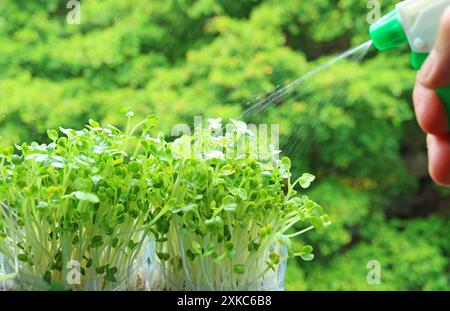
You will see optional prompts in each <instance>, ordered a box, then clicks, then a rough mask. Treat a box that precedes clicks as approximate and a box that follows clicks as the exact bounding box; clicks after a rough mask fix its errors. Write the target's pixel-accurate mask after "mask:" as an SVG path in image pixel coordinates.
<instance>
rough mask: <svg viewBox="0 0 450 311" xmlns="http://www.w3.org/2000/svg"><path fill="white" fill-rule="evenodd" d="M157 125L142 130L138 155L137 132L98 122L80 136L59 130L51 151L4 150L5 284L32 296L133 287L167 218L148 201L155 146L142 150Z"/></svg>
mask: <svg viewBox="0 0 450 311" xmlns="http://www.w3.org/2000/svg"><path fill="white" fill-rule="evenodd" d="M127 117H128V120H130V119H131V117H132V114H131V112H130V111H128V112H127ZM154 121H155V120H154V117H153V116H150V117H149V118H147V119H146V120H144V121H143V122H141V123H140V124H139V125H138V127H139V128H140V129H142V131H141V132H142V135H141V137H140V141H139V143H137V144H135V145H136V152H134V153H132V152H129V150H128V147H127V146H128V145H129V144H132V143H133V141H135V140H136V139H134V138H133V137H132V135H133V132H134V131H136V130H137V127H135V128H134V129H131V127H130V126H128V128H127V130H126V134H123V133H122V132H121V131H120V130H118V129H117V128H115V127H114V126H112V125H108V126H106V127H100V124H99V123H97V122H95V121H93V120H91V121H89V125H87V126H86V128H84V129H82V130H79V131H77V130H73V129H64V128H61V129H60V132H61V133H62V136H60V134H59V133H58V131H56V130H49V131H48V137H49V139H50V140H51V143H49V144H38V143H34V142H33V143H31V144H26V143H24V144H22V145H20V146H19V145H17V146H15V148H16V152H14V150H13V149H12V148H10V149H6V150H3V152H2V153H1V154H0V202H1V204H2V206H1V207H0V253H1V254H3V257H4V260H5V265H6V266H7V267H9V270H10V272H11V273H10V274H8V275H6V276H3V278H6V277H11V278H15V280H16V281H17V284H18V285H17V286H18V287H20V288H31V289H75V290H110V289H114V288H117V286H118V284H121V283H124V282H125V283H126V282H128V281H127V280H129V278H130V276H131V275H132V274H133V269H135V266H136V263H137V262H138V261H139V260H140V257H141V256H142V254H143V252H142V250H143V246H144V245H145V243H146V240H147V237H148V235H149V233H150V228H151V226H152V225H153V224H154V222H155V221H156V220H157V219H158V218H159V217H161V215H162V214H158V212H161V210H158V209H156V208H152V206H150V205H149V199H148V196H149V195H150V193H151V191H149V190H148V189H149V188H150V187H152V186H153V184H152V183H153V180H154V177H153V174H152V169H153V168H154V167H157V166H158V162H157V161H155V158H154V157H153V156H151V155H150V153H149V152H147V151H148V150H157V146H156V145H155V144H154V142H152V141H150V140H146V141H145V144H142V143H141V142H143V141H142V139H143V137H144V136H146V135H148V134H147V133H148V131H149V130H150V129H151V128H152V127H153V125H154ZM129 124H131V122H129ZM138 149H139V150H140V152H137V150H138ZM130 154H131V155H130ZM127 286H128V285H127ZM130 286H132V285H130ZM122 289H123V288H122Z"/></svg>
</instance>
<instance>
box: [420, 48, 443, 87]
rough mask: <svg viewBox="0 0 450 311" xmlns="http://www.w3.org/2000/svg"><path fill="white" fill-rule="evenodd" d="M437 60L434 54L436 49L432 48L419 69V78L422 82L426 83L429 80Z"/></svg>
mask: <svg viewBox="0 0 450 311" xmlns="http://www.w3.org/2000/svg"><path fill="white" fill-rule="evenodd" d="M437 62H438V57H437V55H436V51H434V50H433V51H432V52H431V53H430V55H429V56H428V58H427V60H426V61H425V63H424V64H423V65H422V68H421V69H420V71H419V79H420V81H421V82H422V83H423V84H427V82H428V81H430V79H431V76H432V75H433V72H434V68H436V64H437Z"/></svg>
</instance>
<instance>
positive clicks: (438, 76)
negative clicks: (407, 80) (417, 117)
mask: <svg viewBox="0 0 450 311" xmlns="http://www.w3.org/2000/svg"><path fill="white" fill-rule="evenodd" d="M419 80H420V82H421V83H422V84H423V85H424V86H425V87H428V88H430V89H436V88H441V87H444V86H447V85H449V84H450V7H448V8H447V10H445V12H444V14H443V15H442V19H441V25H440V29H439V34H438V37H437V41H436V45H435V47H434V49H433V51H432V52H431V53H430V55H429V56H428V58H427V60H426V61H425V63H424V64H423V66H422V69H421V70H420V73H419Z"/></svg>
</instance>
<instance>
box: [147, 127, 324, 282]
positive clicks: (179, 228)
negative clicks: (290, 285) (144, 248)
mask: <svg viewBox="0 0 450 311" xmlns="http://www.w3.org/2000/svg"><path fill="white" fill-rule="evenodd" d="M220 122H221V120H220V119H213V120H210V125H209V126H208V127H206V128H197V129H196V130H195V132H194V134H193V136H183V137H181V138H179V139H177V140H175V141H174V142H173V143H170V144H168V145H167V146H166V148H167V150H165V151H162V150H161V153H162V154H163V155H167V156H164V157H165V163H164V166H165V171H164V173H163V174H162V176H161V178H163V179H164V182H161V183H159V186H160V189H161V190H160V191H161V192H163V193H166V194H167V196H166V198H165V199H164V201H163V202H161V204H163V205H164V206H165V207H168V208H169V213H168V214H165V216H164V218H162V219H161V222H160V223H159V226H157V230H156V231H155V236H156V261H157V262H158V263H159V265H160V270H161V271H160V279H159V280H155V282H158V284H159V285H160V286H161V288H163V289H177V290H182V289H184V290H196V289H207V290H224V289H226V290H249V289H253V290H258V289H274V288H275V287H276V285H274V282H276V280H275V279H276V277H277V269H278V268H279V267H280V265H281V264H282V263H283V261H285V260H286V259H287V257H291V256H299V257H301V258H302V259H304V260H307V261H308V260H312V259H313V258H314V256H313V254H312V251H313V249H312V247H311V246H309V245H304V246H303V247H301V249H298V250H296V249H294V243H292V242H291V238H293V237H295V236H299V235H301V234H303V233H305V232H307V231H309V230H311V229H314V228H323V227H326V226H327V225H328V224H329V220H328V216H327V215H326V214H324V212H323V210H322V208H321V207H320V206H319V205H318V204H316V203H315V202H313V201H312V200H311V199H310V198H308V197H307V196H306V195H302V196H299V195H298V194H297V191H296V190H295V189H294V188H295V187H296V186H297V185H300V186H301V187H303V188H307V187H309V186H310V184H311V183H312V182H313V180H314V176H313V175H310V174H303V175H302V176H301V177H300V178H299V179H297V180H295V181H293V182H292V181H291V162H290V160H289V159H288V158H286V157H285V158H282V159H281V160H276V161H273V160H272V159H273V158H272V154H273V151H272V150H271V149H270V148H269V150H268V151H267V152H265V153H264V152H260V149H259V148H252V146H253V147H255V146H258V138H257V136H256V135H255V134H254V133H252V132H251V131H249V129H248V128H247V127H246V126H245V124H244V123H243V122H239V121H233V126H232V129H233V130H234V131H232V133H231V134H230V133H229V132H227V133H226V134H225V135H217V134H216V130H217V129H220V128H221V124H220ZM199 142H201V144H202V146H203V148H201V149H199V148H197V149H196V148H195V146H196V145H198V144H199ZM236 145H244V146H247V147H248V148H247V149H245V152H244V153H240V154H236V153H234V154H233V153H231V156H230V153H229V152H224V148H225V149H226V148H227V147H229V149H231V150H235V148H234V147H233V146H236ZM230 146H231V147H230ZM186 150H188V151H189V153H188V154H187V153H186ZM179 153H182V154H183V156H180V154H179ZM186 155H188V156H186ZM302 226H303V227H302ZM299 227H300V228H302V229H300V230H298V231H296V232H293V233H290V232H291V231H292V230H294V228H299Z"/></svg>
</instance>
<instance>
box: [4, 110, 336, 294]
mask: <svg viewBox="0 0 450 311" xmlns="http://www.w3.org/2000/svg"><path fill="white" fill-rule="evenodd" d="M127 115H128V119H129V121H130V120H131V116H132V112H127ZM155 122H156V120H155V117H153V116H150V117H148V118H147V119H146V120H144V121H142V122H140V123H138V124H137V125H136V126H135V127H134V128H133V129H131V128H130V126H129V127H128V129H127V131H126V132H125V133H122V132H121V131H120V130H118V129H117V128H115V127H114V126H111V125H108V126H106V127H100V125H99V124H98V123H97V122H95V121H92V120H91V121H90V122H89V125H87V126H86V128H85V129H83V130H79V131H76V130H72V129H63V128H61V129H60V130H61V132H62V133H63V134H64V135H63V136H62V137H58V132H57V131H55V130H50V131H48V137H49V138H50V140H51V141H52V142H51V143H49V144H41V145H40V144H37V143H31V144H25V143H24V144H22V145H20V146H15V147H16V152H14V151H13V149H5V150H4V151H3V152H2V153H1V156H0V160H1V162H0V196H1V203H2V208H1V209H0V234H1V237H0V253H1V255H2V256H3V257H4V261H5V264H6V267H8V270H9V272H10V277H12V278H16V279H17V280H19V284H20V286H31V287H32V288H70V289H90V290H104V289H114V288H120V289H126V288H127V287H128V288H130V287H133V286H135V284H134V282H135V281H136V280H135V279H134V278H133V277H134V276H136V273H137V272H136V271H138V270H137V269H138V268H139V265H140V264H141V263H142V262H143V260H145V259H151V258H144V250H145V248H146V246H148V245H149V244H150V243H152V244H153V245H154V250H155V252H154V254H146V256H147V257H152V258H155V259H156V261H157V264H158V266H159V267H160V268H162V269H161V272H162V273H160V274H159V277H158V278H155V280H153V281H152V282H157V283H158V284H159V285H160V286H161V287H162V288H164V289H177V288H186V282H189V284H197V285H202V286H209V287H210V288H241V289H245V288H250V287H251V284H254V283H255V282H258V281H261V278H264V277H265V275H266V274H268V273H269V272H270V271H276V269H277V267H278V265H279V264H280V262H282V261H283V260H285V259H286V258H287V256H289V255H290V256H301V257H302V258H303V259H305V260H311V259H312V258H313V255H312V247H311V246H307V245H305V246H303V247H302V248H301V249H298V250H294V248H293V246H292V244H291V243H290V237H292V236H295V235H299V234H301V233H303V232H306V231H308V230H310V229H312V228H314V227H320V228H321V227H324V226H326V225H327V224H328V222H329V221H328V218H327V216H326V215H324V213H323V211H322V208H321V207H320V206H319V205H317V204H316V203H314V202H313V201H312V200H310V199H309V198H308V197H306V196H297V193H296V191H295V190H294V187H295V186H296V185H297V184H298V183H299V184H300V185H301V186H302V187H305V188H306V187H308V186H309V184H310V183H311V182H312V181H313V180H314V177H313V176H312V175H309V174H304V175H302V177H301V178H299V179H298V180H296V181H295V182H291V178H290V176H291V174H290V161H289V159H288V158H282V159H281V160H274V158H273V157H271V156H270V155H273V154H277V153H278V151H276V150H272V149H271V148H269V150H268V151H266V152H261V153H258V149H260V148H256V149H248V150H247V149H246V150H247V151H246V152H244V153H242V154H240V155H238V154H236V153H232V154H231V156H230V153H224V152H222V151H221V148H225V149H226V148H231V150H235V149H234V147H233V146H234V144H235V143H242V142H244V143H245V144H246V145H247V146H250V145H252V143H255V144H254V146H256V147H257V146H258V142H257V141H256V140H255V135H253V133H252V132H251V131H249V130H248V129H247V128H246V125H245V124H244V123H242V122H238V121H234V123H233V129H234V132H233V134H232V135H229V134H228V133H227V135H225V136H222V135H215V134H214V130H217V129H218V128H220V127H221V124H220V121H218V120H211V121H210V123H209V126H208V127H206V128H205V129H202V128H198V129H196V131H195V133H194V135H193V136H183V137H181V138H179V139H177V140H175V141H174V142H172V143H168V142H166V141H165V139H164V136H163V135H162V134H158V135H157V136H156V137H154V136H151V135H150V134H149V133H150V131H151V130H152V128H153V127H154V125H155ZM130 123H131V122H129V124H130ZM137 131H140V132H141V135H140V136H139V137H135V132H137ZM199 141H201V142H202V143H201V144H200V145H199ZM181 145H184V146H181ZM190 146H192V147H193V148H192V150H193V151H191V152H190V154H189V156H187V155H186V153H184V154H182V153H180V150H181V149H180V147H183V148H184V149H185V150H188V149H189V148H188V147H190ZM195 146H197V147H198V146H201V148H200V149H198V150H200V151H199V152H196V150H197V149H196V147H195ZM205 150H206V151H205ZM296 224H302V225H304V229H302V230H301V231H298V232H294V233H290V234H288V230H289V229H291V228H292V227H293V226H294V225H296ZM284 249H285V250H287V252H284V253H283V252H282V250H284ZM152 255H154V256H152ZM74 269H75V270H74ZM74 271H79V272H80V276H79V278H80V280H75V279H71V278H76V277H75V275H74V274H73V272H74ZM161 276H162V277H161ZM169 278H170V279H181V280H183V281H182V283H180V284H178V285H169V282H166V280H167V279H169ZM28 283H31V285H30V284H28ZM117 284H122V285H121V286H122V287H118V285H117ZM123 284H125V285H123ZM124 286H125V287H124Z"/></svg>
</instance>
